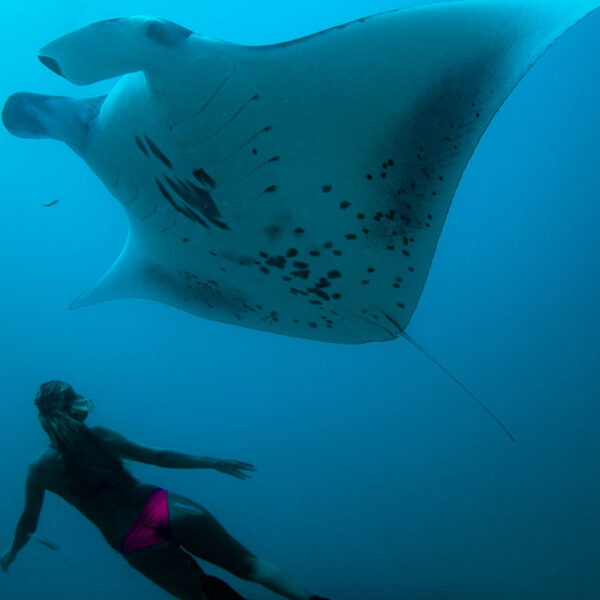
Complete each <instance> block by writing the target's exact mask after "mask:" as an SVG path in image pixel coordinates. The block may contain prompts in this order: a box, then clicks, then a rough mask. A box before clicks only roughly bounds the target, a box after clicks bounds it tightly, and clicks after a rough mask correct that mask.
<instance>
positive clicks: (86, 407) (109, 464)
mask: <svg viewBox="0 0 600 600" xmlns="http://www.w3.org/2000/svg"><path fill="white" fill-rule="evenodd" d="M34 402H35V405H36V406H37V407H38V410H39V418H40V423H41V425H42V427H43V429H44V431H45V432H46V433H47V434H48V437H49V438H50V441H51V442H52V445H53V446H54V447H55V448H56V449H57V450H58V451H60V452H61V454H62V457H63V459H64V464H65V467H66V470H67V473H68V474H69V475H70V476H71V487H72V488H73V490H74V491H76V492H79V493H90V492H93V491H94V490H95V489H97V488H98V486H99V485H102V483H103V482H105V481H107V480H110V481H113V482H114V480H115V479H117V480H119V482H121V483H122V484H125V485H127V484H132V483H135V479H134V478H133V476H132V475H131V474H130V473H129V472H128V471H127V470H126V469H125V468H124V467H123V463H122V461H121V459H120V458H119V457H118V456H117V455H116V454H115V452H114V451H113V450H112V449H111V448H109V447H108V446H107V445H106V444H105V443H104V442H103V441H102V440H101V439H100V438H99V437H98V436H97V435H95V434H94V432H93V431H91V430H90V429H88V427H87V426H86V425H85V423H84V421H85V419H86V417H87V415H88V413H89V412H90V410H91V409H92V401H91V400H89V399H88V398H85V397H84V396H81V395H80V394H78V393H76V392H75V390H74V389H73V386H71V385H70V384H68V383H66V382H64V381H57V380H53V381H47V382H45V383H42V385H40V387H39V388H38V391H37V393H36V395H35V401H34Z"/></svg>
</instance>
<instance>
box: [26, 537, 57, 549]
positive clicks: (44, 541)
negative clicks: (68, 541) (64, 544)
mask: <svg viewBox="0 0 600 600" xmlns="http://www.w3.org/2000/svg"><path fill="white" fill-rule="evenodd" d="M29 539H31V540H35V541H36V542H39V543H40V544H42V546H46V548H50V550H60V546H59V545H58V544H56V543H54V542H53V541H52V540H49V539H48V538H45V537H44V536H42V535H38V534H37V533H30V534H29Z"/></svg>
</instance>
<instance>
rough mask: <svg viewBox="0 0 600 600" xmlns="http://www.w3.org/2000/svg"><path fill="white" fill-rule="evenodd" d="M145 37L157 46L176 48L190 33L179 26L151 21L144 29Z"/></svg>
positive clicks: (166, 22) (167, 22)
mask: <svg viewBox="0 0 600 600" xmlns="http://www.w3.org/2000/svg"><path fill="white" fill-rule="evenodd" d="M146 35H147V36H148V37H149V38H150V39H151V40H152V41H154V42H156V43H157V44H161V45H163V46H177V44H181V43H182V42H184V41H185V40H187V38H189V37H190V35H192V32H191V31H190V30H189V29H186V28H185V27H181V25H176V24H175V23H170V22H169V21H162V20H161V21H158V20H157V21H153V22H152V23H150V25H148V28H147V29H146Z"/></svg>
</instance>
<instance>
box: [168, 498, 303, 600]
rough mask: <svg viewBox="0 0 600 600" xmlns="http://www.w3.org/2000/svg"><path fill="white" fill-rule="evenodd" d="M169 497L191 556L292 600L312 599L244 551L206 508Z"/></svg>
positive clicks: (178, 536)
mask: <svg viewBox="0 0 600 600" xmlns="http://www.w3.org/2000/svg"><path fill="white" fill-rule="evenodd" d="M168 497H169V514H170V517H171V530H172V533H173V538H174V540H175V542H177V543H178V544H181V545H182V546H183V547H184V548H185V549H186V550H187V551H188V552H190V553H191V554H193V555H194V556H197V557H198V558H201V559H202V560H206V561H208V562H210V563H212V564H214V565H217V566H218V567H221V568H222V569H226V570H227V571H229V572H230V573H233V574H234V575H236V576H237V577H240V578H242V579H247V580H249V581H254V582H256V583H260V584H261V585H263V586H265V587H266V588H268V589H270V590H272V591H274V592H276V593H278V594H280V595H282V596H284V597H286V598H290V600H310V598H312V594H311V593H310V592H309V591H308V590H307V589H306V588H305V587H303V586H301V585H300V584H298V583H296V582H295V581H294V580H293V579H292V578H291V577H290V576H289V575H287V574H285V573H284V572H283V571H282V570H281V569H280V568H279V567H277V566H276V565H274V564H272V563H269V562H267V561H265V560H262V559H261V558H258V557H257V556H254V554H252V553H251V552H250V551H249V550H248V549H246V548H244V546H242V545H241V544H240V543H239V542H238V541H237V540H235V539H234V538H233V537H232V536H231V535H230V534H229V533H227V531H226V530H225V529H224V528H223V526H222V525H221V524H220V523H219V522H218V521H217V520H216V519H215V518H214V517H213V516H212V515H211V514H210V513H209V512H208V511H207V510H206V509H205V508H204V507H203V506H201V505H200V504H198V503H196V502H194V501H192V500H190V499H189V498H186V497H185V496H181V495H179V494H175V493H172V492H169V496H168Z"/></svg>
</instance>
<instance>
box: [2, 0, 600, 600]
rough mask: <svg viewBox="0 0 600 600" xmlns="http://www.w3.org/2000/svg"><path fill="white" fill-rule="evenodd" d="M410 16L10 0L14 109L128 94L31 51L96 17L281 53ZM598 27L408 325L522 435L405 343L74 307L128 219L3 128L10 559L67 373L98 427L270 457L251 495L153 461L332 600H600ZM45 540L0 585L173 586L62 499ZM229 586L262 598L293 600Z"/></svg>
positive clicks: (146, 311) (594, 19)
mask: <svg viewBox="0 0 600 600" xmlns="http://www.w3.org/2000/svg"><path fill="white" fill-rule="evenodd" d="M407 4H408V3H404V2H399V1H398V0H397V1H395V2H380V1H375V0H371V1H369V2H366V1H358V0H351V1H348V2H345V3H330V4H325V3H322V2H316V1H313V0H305V1H304V2H295V1H293V0H290V1H289V2H287V3H279V2H270V1H266V0H258V1H257V2H244V1H241V0H240V1H230V2H222V3H214V4H208V3H202V4H200V3H193V2H190V1H188V0H186V1H178V0H173V1H172V2H169V3H164V2H158V1H156V0H145V1H141V0H140V1H134V0H121V1H120V2H116V1H115V0H106V1H105V2H102V3H100V2H89V3H79V2H74V1H73V0H60V1H56V2H53V3H42V2H24V3H21V4H17V3H13V4H10V5H5V6H3V9H2V12H3V19H2V20H1V21H0V45H1V53H0V54H1V56H2V57H3V58H2V64H3V70H2V73H3V77H2V79H0V97H1V98H2V99H3V100H4V99H5V98H6V97H8V96H9V95H10V94H11V93H13V92H14V91H17V90H28V91H37V92H44V93H48V94H57V95H61V94H63V95H76V96H79V97H85V96H91V95H94V94H100V93H104V92H106V91H108V90H109V89H110V87H111V85H112V83H111V82H105V83H101V84H97V85H94V86H91V87H90V88H74V86H72V85H70V84H68V83H67V82H66V81H64V80H62V79H60V78H57V77H56V76H55V75H54V74H53V73H51V72H50V71H49V70H47V69H45V68H44V67H43V66H42V65H41V64H40V63H39V62H38V61H37V60H36V52H37V50H38V49H39V48H40V47H41V46H42V45H44V44H45V43H47V42H48V41H49V40H52V39H54V38H55V37H57V36H59V35H62V34H64V33H66V32H68V31H71V30H73V29H75V28H77V27H81V26H84V25H86V24H88V23H90V22H93V21H97V20H100V19H105V18H110V17H115V16H127V15H133V14H150V15H156V16H162V17H164V18H167V19H169V20H172V21H175V22H177V23H180V24H182V25H184V26H186V27H189V28H191V29H193V30H195V31H198V32H201V33H204V34H206V35H210V36H212V37H216V38H221V39H227V40H230V41H234V42H238V43H244V44H266V43H273V42H278V41H282V40H287V39H291V38H295V37H299V36H302V35H306V34H309V33H312V32H315V31H318V30H321V29H324V28H327V27H330V26H333V25H337V24H340V23H343V22H346V21H350V20H352V19H355V18H358V17H362V16H365V15H367V14H371V13H375V12H379V11H382V10H387V9H391V8H397V7H401V6H404V5H407ZM411 4H415V3H414V2H412V3H411ZM599 32H600V14H598V13H596V14H594V15H592V16H590V17H588V18H587V19H586V20H584V21H583V22H582V23H580V24H579V25H577V27H575V28H574V29H573V30H572V31H570V32H569V33H568V34H567V35H565V36H564V37H563V38H562V39H561V40H559V41H558V42H557V43H556V44H555V45H554V46H553V47H552V48H551V49H550V51H549V52H548V53H547V54H546V55H545V56H544V57H543V58H542V60H541V61H540V62H539V63H538V64H537V65H536V66H535V67H534V69H533V70H532V71H531V72H530V73H529V74H528V76H527V77H526V78H525V79H524V81H523V82H522V83H521V84H520V85H519V87H518V88H517V89H516V90H515V92H514V93H513V94H512V96H511V97H510V99H509V101H508V102H507V103H506V104H505V105H504V107H503V108H502V110H501V111H500V113H499V114H498V115H497V117H496V118H495V120H494V121H493V123H492V125H491V127H490V128H489V129H488V131H487V133H486V135H485V136H484V138H483V139H482V142H481V144H480V146H479V147H478V149H477V152H476V153H475V155H474V157H473V159H472V161H471V163H470V165H469V167H468V168H467V170H466V172H465V175H464V177H463V180H462V182H461V184H460V187H459V190H458V193H457V195H456V198H455V200H454V202H453V205H452V208H451V211H450V214H449V217H448V220H447V223H446V225H445V228H444V231H443V234H442V237H441V240H440V244H439V246H438V250H437V254H436V258H435V260H434V263H433V267H432V270H431V273H430V276H429V279H428V283H427V285H426V288H425V292H424V294H423V296H422V298H421V301H420V304H419V307H418V308H417V311H416V312H415V315H414V317H413V320H412V322H411V324H410V326H409V328H408V331H409V333H410V334H411V335H412V336H413V337H414V338H415V339H416V340H417V341H418V342H419V343H420V344H422V345H423V346H425V347H426V348H427V349H428V350H429V351H430V352H431V353H432V354H433V355H434V356H435V357H437V358H438V359H439V360H440V361H441V362H442V363H444V364H445V365H446V366H447V367H448V368H450V369H451V370H452V371H453V372H454V373H455V374H457V375H458V376H459V377H460V378H461V379H462V380H463V381H464V382H465V383H466V384H467V385H468V386H469V387H470V388H472V389H473V390H474V391H475V392H476V393H477V395H478V396H479V397H480V398H482V399H483V400H484V401H485V402H486V403H487V404H488V405H489V406H490V407H491V408H493V410H494V411H495V412H496V413H498V414H499V415H500V416H501V418H502V419H503V420H504V421H505V422H506V423H507V424H508V425H509V427H510V428H511V430H512V431H513V433H514V434H515V435H516V437H517V443H515V444H513V443H511V442H510V441H509V440H508V439H507V438H506V437H505V436H504V435H503V434H502V431H501V430H500V429H499V428H498V427H497V426H496V425H495V424H494V423H493V421H491V420H490V419H489V418H488V417H486V415H485V413H483V412H482V411H481V410H480V409H478V408H477V406H476V405H475V404H474V403H473V402H472V401H471V400H470V399H469V398H468V397H467V396H465V394H464V393H463V392H462V391H461V390H460V389H459V388H458V387H457V386H456V385H455V384H454V383H453V382H452V381H451V380H450V379H449V378H448V377H447V376H446V375H444V374H443V373H442V372H441V371H440V370H439V369H437V368H436V367H435V366H433V365H432V364H431V363H430V362H429V361H428V360H427V359H426V358H424V357H423V356H422V355H421V354H419V353H418V352H416V351H415V349H414V348H412V347H411V346H410V345H409V344H408V343H406V342H405V341H403V340H397V341H395V342H391V343H385V344H368V345H363V346H340V345H328V344H320V343H316V342H311V341H306V340H299V339H292V338H286V337H280V336H274V335H270V334H266V333H261V332H257V331H253V330H246V329H242V328H236V327H231V326H227V325H223V324H219V323H215V322H211V321H205V320H201V319H198V318H196V317H194V316H192V315H189V314H186V313H183V312H179V311H177V310H174V309H171V308H169V307H166V306H163V305H159V304H153V303H150V302H147V301H142V300H126V301H118V302H111V303H106V304H99V305H96V306H93V307H90V308H86V309H82V310H79V311H74V312H69V311H68V306H69V304H70V302H71V300H72V299H73V298H75V297H76V296H77V295H78V294H80V293H81V292H82V291H83V290H84V289H85V288H87V287H89V286H90V285H91V284H93V283H94V282H95V281H96V280H97V278H98V277H99V276H100V275H101V274H102V273H103V272H104V271H105V270H106V269H107V268H108V267H109V266H110V264H111V263H112V261H113V260H114V258H115V257H116V256H117V255H118V253H119V252H120V249H121V247H122V245H123V243H124V240H125V237H126V234H127V221H126V217H125V214H124V212H123V210H122V208H121V206H120V205H119V204H118V203H117V202H116V200H114V199H113V198H112V197H111V196H110V195H109V193H108V192H107V190H106V189H105V188H104V187H103V186H102V184H101V183H100V182H99V181H98V180H97V179H96V178H95V176H94V175H93V174H92V173H91V172H90V170H89V169H88V168H87V166H86V165H85V164H83V162H82V161H81V160H80V159H78V158H77V157H76V156H75V155H74V154H73V153H72V152H71V151H70V150H69V149H68V148H66V147H64V146H62V145H60V144H58V143H57V142H53V141H35V142H31V141H27V140H17V139H16V138H13V137H11V136H10V135H9V134H8V133H7V132H6V131H5V130H1V131H0V145H1V148H2V152H1V156H2V161H3V165H2V169H1V170H0V183H1V189H2V191H3V193H2V198H1V200H0V252H1V255H2V257H3V259H2V261H0V278H1V281H2V294H1V295H0V341H1V346H0V352H1V354H0V357H1V360H0V381H2V383H3V391H2V403H1V410H2V418H1V419H0V439H2V440H3V443H4V452H2V453H1V455H2V458H1V459H0V462H1V472H2V474H3V481H2V488H1V491H0V511H1V512H0V514H1V515H2V516H1V517H0V539H1V540H4V542H3V543H4V544H5V546H8V545H9V543H10V541H11V539H12V534H13V530H14V526H15V524H16V521H17V519H18V517H19V514H20V511H21V509H22V501H23V484H24V477H25V473H26V467H27V465H28V463H29V461H30V460H31V459H32V458H33V457H35V456H36V454H37V453H39V452H40V450H41V449H42V448H43V447H44V445H45V444H46V443H47V440H46V438H45V434H44V433H43V431H42V430H41V428H40V427H39V425H38V422H37V418H36V417H37V415H36V411H35V410H34V407H33V405H32V399H33V394H34V392H35V389H36V388H37V386H38V385H39V383H41V382H42V381H44V380H46V379H51V378H61V379H65V380H67V381H70V382H71V383H72V384H73V385H74V386H75V387H76V389H77V390H78V391H81V392H82V393H84V394H86V395H88V396H90V397H92V398H94V399H95V400H96V410H95V412H94V413H93V415H92V416H91V417H90V422H93V424H103V425H107V426H110V427H113V428H115V429H118V430H119V431H121V432H122V433H124V434H125V435H127V436H128V437H131V438H133V439H136V440H139V441H140V442H143V443H148V444H151V445H157V446H165V447H173V448H177V449H180V450H184V451H189V452H193V453H198V454H202V455H209V456H218V457H230V458H237V459H240V460H245V461H249V462H252V463H254V464H256V465H257V467H258V469H259V470H258V472H257V474H256V476H255V477H254V478H253V479H252V480H250V481H246V482H241V481H238V480H236V479H233V478H227V477H225V476H224V475H220V474H218V473H211V472H204V471H200V472H187V471H186V472H181V471H166V470H158V469H156V468H150V467H142V466H138V465H136V466H134V467H133V468H134V472H135V474H136V475H137V476H139V477H140V478H141V479H143V480H147V481H150V482H154V483H156V484H158V485H161V486H164V487H167V488H169V489H173V490H177V491H180V492H182V493H185V494H189V495H191V496H193V497H194V498H197V499H198V500H199V501H201V502H202V503H203V504H205V505H207V506H208V507H209V508H210V509H211V511H212V512H213V513H214V514H215V515H216V516H217V517H218V518H219V519H220V520H221V521H222V522H223V523H224V524H225V526H226V527H227V528H228V529H229V530H230V531H231V532H232V533H234V534H235V535H236V537H238V538H239V539H240V540H241V541H243V542H244V543H245V544H246V545H247V546H248V547H249V548H251V549H252V550H253V551H255V552H256V553H258V554H260V555H263V556H265V558H269V559H271V560H274V561H275V562H277V563H279V564H280V565H282V566H283V567H284V568H285V569H286V570H288V571H289V572H291V573H293V574H294V575H295V576H296V577H297V578H298V579H300V580H301V581H303V582H305V583H306V585H308V586H309V587H310V588H311V589H314V590H315V591H316V592H317V593H319V594H322V595H327V596H328V597H331V598H332V599H336V600H338V599H339V600H342V599H344V600H359V599H360V600H376V599H377V600H396V599H401V598H415V599H423V600H425V599H448V600H454V599H464V600H469V599H471V598H472V599H475V598H478V599H480V598H486V599H490V600H495V599H498V600H500V599H507V598H511V599H521V598H523V599H524V598H527V599H528V600H533V599H536V598H544V599H545V600H555V599H556V600H559V599H566V598H575V597H577V598H579V599H582V600H587V599H589V600H593V599H596V598H600V576H599V575H598V563H599V559H600V541H599V539H600V537H599V534H600V517H599V516H598V512H597V507H598V506H599V505H600V502H599V501H600V481H599V477H598V464H599V461H600V441H599V436H598V431H599V424H600V406H599V403H598V389H599V388H600V371H599V370H598V368H597V365H598V364H599V363H600V341H599V335H598V334H599V331H600V328H599V325H600V316H599V314H598V310H597V308H596V305H597V298H599V297H600V293H599V286H600V269H599V249H600V246H599V241H598V240H599V235H600V229H599V225H598V224H599V223H600V203H599V202H598V200H599V194H600V192H599V190H600V169H599V168H598V165H599V164H600V145H599V144H598V140H599V139H600V118H598V106H599V105H600V84H599V83H598V82H599V81H600V35H599ZM54 199H59V200H60V202H59V203H58V204H56V205H55V206H53V207H51V208H44V207H42V204H44V203H48V202H51V201H52V200H54ZM39 532H40V533H41V534H42V535H44V536H47V537H48V538H50V539H52V540H54V541H56V542H57V543H58V544H59V545H60V546H61V551H60V552H50V551H48V549H46V548H45V547H43V546H41V545H39V544H38V545H36V544H34V543H31V544H30V545H29V546H28V547H26V548H25V550H24V551H23V552H22V554H21V555H20V556H19V557H18V559H17V561H16V562H15V563H14V564H13V565H12V567H11V569H10V572H9V573H8V574H0V590H1V592H0V593H1V595H2V598H7V599H9V600H28V599H29V598H38V597H40V595H43V596H44V597H46V598H49V599H55V598H56V599H58V598H61V600H71V599H73V600H74V599H76V598H77V599H79V598H81V597H82V596H84V595H85V597H86V598H88V600H95V599H96V598H105V597H111V598H115V600H125V599H130V598H142V597H144V598H146V599H147V600H162V599H166V598H168V597H169V596H168V595H167V594H166V593H165V592H163V591H161V590H159V589H158V588H156V587H154V586H153V585H152V584H151V583H149V582H147V581H146V580H144V579H143V578H141V577H140V576H139V575H138V574H136V573H135V572H133V571H132V570H131V569H130V568H129V567H128V566H127V565H126V564H125V562H124V561H123V559H122V558H121V557H120V556H118V555H116V554H115V553H113V552H112V551H111V550H110V549H109V548H108V546H106V544H105V542H104V541H103V539H102V538H101V536H100V535H99V534H98V532H97V531H96V530H95V529H94V528H93V527H92V526H91V525H90V524H88V523H87V522H86V521H84V520H83V518H82V517H81V516H79V515H78V514H77V513H76V512H75V511H74V510H73V509H71V508H70V507H69V506H67V505H65V504H64V503H63V502H62V501H61V500H59V499H57V498H55V497H53V496H51V495H47V497H46V501H45V505H44V509H43V513H42V518H41V521H40V528H39ZM208 570H210V571H211V572H214V573H218V570H217V569H214V568H212V567H210V568H208ZM223 576H224V577H226V578H228V580H229V581H231V582H234V583H233V584H234V586H235V587H236V589H238V590H239V591H240V592H242V593H244V594H245V595H247V597H248V598H251V599H254V600H262V599H264V600H267V599H269V598H274V597H275V596H274V595H272V594H270V593H269V592H267V591H263V590H262V589H259V588H257V587H256V586H254V585H252V584H248V583H245V582H239V581H235V580H234V579H233V578H230V577H228V576H227V575H223Z"/></svg>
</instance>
